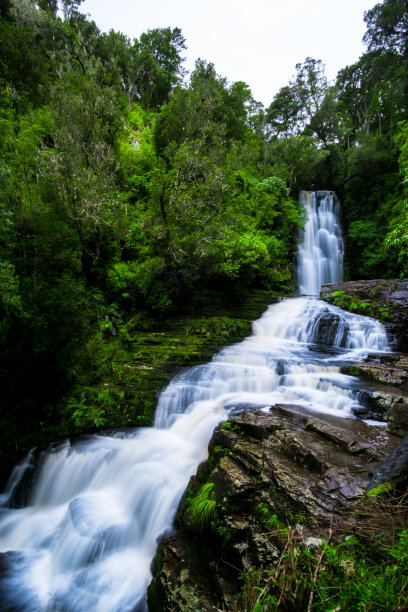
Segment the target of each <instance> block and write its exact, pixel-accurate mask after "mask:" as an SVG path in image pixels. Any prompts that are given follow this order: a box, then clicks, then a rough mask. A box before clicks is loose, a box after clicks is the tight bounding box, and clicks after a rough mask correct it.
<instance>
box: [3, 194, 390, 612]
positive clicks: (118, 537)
mask: <svg viewBox="0 0 408 612" xmlns="http://www.w3.org/2000/svg"><path fill="white" fill-rule="evenodd" d="M324 193H326V195H320V194H324ZM302 197H304V198H306V200H305V201H306V202H311V207H312V211H314V212H313V215H311V216H310V217H309V220H308V223H309V221H310V220H311V219H314V215H316V219H315V220H313V224H314V225H313V231H312V230H310V232H309V230H308V229H307V228H306V229H305V234H304V240H303V242H302V244H301V245H300V247H299V257H300V260H299V270H300V272H299V278H301V279H302V283H303V285H302V289H301V291H302V292H304V293H308V294H311V295H315V293H316V287H317V284H318V283H317V282H316V283H314V284H313V287H311V281H310V278H309V267H310V261H312V262H313V266H315V265H316V266H317V267H318V269H319V271H318V272H316V274H317V276H318V278H319V281H318V282H321V281H322V279H324V281H326V276H325V274H326V271H325V270H327V269H330V270H331V269H332V268H333V269H337V267H338V266H339V261H340V256H337V250H336V249H331V248H330V249H329V248H327V249H326V248H325V244H326V245H328V244H332V243H333V244H334V241H333V240H332V239H331V238H330V237H331V236H332V235H334V236H335V237H336V241H337V242H336V244H337V246H338V249H339V251H341V255H342V250H341V248H340V245H341V236H338V235H337V233H336V232H338V231H339V230H338V229H333V231H332V230H329V229H327V227H324V224H325V223H326V225H330V227H331V228H335V226H336V222H335V221H332V215H334V213H333V212H330V211H331V209H332V208H333V209H334V208H335V207H336V204H335V203H334V204H333V202H334V200H333V197H334V196H333V194H330V193H329V192H318V195H317V196H314V195H309V194H307V195H306V196H302ZM313 202H315V204H313ZM313 206H314V207H315V208H313ZM324 215H326V219H329V218H330V221H327V222H326V221H323V217H324ZM334 218H336V216H335V215H334ZM337 227H339V226H338V224H337ZM316 228H318V229H317V230H316ZM323 230H325V231H323ZM326 231H327V234H326V233H325V232H326ZM309 243H310V244H311V243H313V244H311V246H310V244H309ZM315 243H318V247H317V246H316V244H315ZM317 248H319V249H320V251H317ZM316 253H317V254H318V255H316V257H315V254H316ZM320 253H321V254H320ZM331 253H336V255H335V262H334V263H333V262H332V261H331V255H330V254H331ZM309 255H310V257H309ZM303 257H304V258H305V260H306V259H307V258H308V257H309V259H310V261H309V260H308V263H307V264H306V263H305V262H303V261H302V258H303ZM324 258H326V259H328V260H329V261H328V268H327V266H326V263H324V262H323V259H324ZM336 258H337V259H336ZM322 262H323V263H322ZM303 263H305V265H303ZM337 280H338V279H337ZM309 285H310V286H309ZM329 347H330V352H329V353H327V352H326V351H327V349H328V348H329ZM386 349H387V339H386V334H385V332H384V329H383V327H382V326H381V324H380V323H378V322H376V321H374V320H373V319H369V318H366V317H361V316H357V315H352V314H350V313H345V312H343V311H342V310H340V309H339V308H336V307H334V306H330V305H328V304H325V303H324V302H321V301H319V300H317V299H314V298H313V299H311V298H307V297H299V298H294V299H286V300H283V301H280V302H278V303H276V304H273V305H271V306H270V307H269V308H268V309H267V311H266V312H265V313H264V315H263V316H262V317H261V318H260V319H259V320H258V321H256V322H255V323H254V325H253V334H252V335H251V336H250V337H249V338H247V339H246V340H244V341H243V342H241V343H239V344H236V345H234V346H230V347H227V348H225V349H223V350H222V351H221V352H220V353H219V354H218V355H216V356H215V357H214V359H213V360H212V361H211V362H210V363H208V364H205V365H201V366H197V367H194V368H189V369H186V370H184V371H183V372H182V373H181V374H179V375H178V376H176V377H175V378H174V379H173V380H172V381H171V382H170V384H169V385H168V386H167V388H166V389H164V391H163V392H162V393H161V396H160V399H159V403H158V407H157V412H156V420H155V426H154V427H150V428H144V429H136V430H129V431H127V432H117V433H116V434H114V435H99V436H92V437H88V438H85V439H82V440H79V441H77V442H76V443H73V444H71V443H70V442H66V443H64V444H62V445H61V446H59V447H57V448H52V449H51V450H49V451H46V452H44V453H42V455H41V457H40V460H39V462H38V465H36V467H35V468H34V470H35V483H34V485H33V487H32V489H31V491H29V493H28V501H27V503H26V504H25V505H24V506H23V507H20V508H11V507H10V506H11V505H13V504H14V505H15V504H16V499H17V498H18V495H17V491H18V490H19V488H20V485H21V483H22V480H23V478H24V474H25V473H27V470H30V469H32V467H31V465H32V461H33V459H32V456H29V457H28V458H27V460H26V462H25V463H23V465H21V466H19V467H18V468H16V469H15V471H14V472H13V474H12V476H11V478H10V481H9V484H8V487H7V489H6V491H5V493H4V495H3V497H2V508H1V510H0V551H2V552H3V553H4V554H3V555H2V567H3V570H2V576H1V583H0V610H8V611H11V612H12V611H14V612H17V611H18V612H21V611H23V610H24V611H25V612H39V611H42V612H44V611H47V612H51V611H52V610H61V611H62V610H63V611H64V612H92V611H95V612H131V611H133V612H134V611H136V610H145V608H146V588H147V586H148V584H149V582H150V580H151V563H152V559H153V557H154V554H155V550H156V546H157V541H158V540H159V539H160V537H162V535H163V534H166V533H169V532H171V529H172V524H173V520H174V517H175V513H176V511H177V506H178V504H179V502H180V499H181V497H182V495H183V493H184V491H185V489H186V486H187V484H188V481H189V478H190V476H191V475H192V474H194V473H195V472H196V469H197V466H198V464H199V463H200V462H202V461H203V460H205V459H206V457H207V448H208V443H209V440H210V438H211V435H212V432H213V430H214V428H215V427H216V426H217V425H218V424H219V423H221V422H222V421H225V420H226V419H227V418H228V416H229V415H230V414H233V413H235V412H237V411H241V410H245V409H248V408H249V407H256V408H258V409H261V410H263V411H266V412H268V411H269V410H270V409H271V408H270V407H271V406H272V407H273V405H274V404H276V403H287V404H297V405H300V406H303V407H304V408H305V409H307V410H310V411H314V412H326V413H330V414H333V415H337V416H338V417H340V418H342V417H352V415H353V409H354V408H357V407H358V405H359V404H358V399H357V394H356V392H355V391H353V387H352V385H351V384H350V383H351V378H350V377H347V376H344V375H342V374H340V370H339V363H340V362H342V363H343V362H345V361H347V360H348V359H353V358H355V357H356V356H361V355H364V354H366V353H367V352H368V351H381V350H386ZM272 410H273V408H272Z"/></svg>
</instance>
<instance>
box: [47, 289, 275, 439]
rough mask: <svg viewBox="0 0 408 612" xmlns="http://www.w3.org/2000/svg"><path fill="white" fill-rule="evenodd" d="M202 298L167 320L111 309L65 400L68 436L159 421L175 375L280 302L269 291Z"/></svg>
mask: <svg viewBox="0 0 408 612" xmlns="http://www.w3.org/2000/svg"><path fill="white" fill-rule="evenodd" d="M201 298H202V303H201V305H197V313H196V314H194V315H193V314H191V313H190V314H184V315H180V314H179V315H173V316H168V317H166V318H165V319H164V318H156V317H153V316H152V315H150V314H149V313H147V312H139V313H136V314H134V313H132V314H125V313H120V312H118V311H117V310H116V308H115V307H112V308H110V310H109V311H108V314H105V315H104V316H103V317H102V319H101V322H102V323H101V325H99V324H98V325H97V326H96V327H95V331H94V333H93V335H92V337H91V338H90V339H89V341H88V343H87V345H86V346H85V347H84V349H83V351H82V358H81V363H80V366H79V368H78V372H77V378H76V382H75V384H74V386H73V388H72V389H71V391H70V393H69V395H68V396H67V397H65V398H64V399H63V400H62V401H61V404H60V408H61V414H62V416H63V422H61V424H60V428H61V431H62V429H64V435H67V434H68V435H69V434H71V433H84V432H88V431H93V430H95V429H99V428H102V427H105V428H106V427H126V426H144V425H151V424H152V422H153V419H154V412H155V408H156V404H157V398H158V395H159V393H160V391H161V389H163V387H164V386H165V385H166V383H168V382H169V380H170V378H171V377H172V376H173V375H174V374H175V373H176V372H177V371H179V370H180V369H181V368H183V367H186V366H192V365H198V364H201V363H206V362H208V361H209V360H210V359H211V358H212V357H213V355H214V353H215V352H217V351H218V350H219V349H220V348H222V347H223V346H226V345H229V344H232V343H234V342H239V341H241V340H243V339H244V338H245V337H246V336H248V335H250V333H251V326H252V320H253V319H254V318H256V317H258V316H260V315H261V314H262V312H263V311H264V310H265V308H266V306H267V304H268V303H270V302H271V301H273V297H272V296H271V294H270V293H268V292H265V291H263V292H261V291H254V292H253V293H250V294H248V295H246V296H245V299H244V300H243V301H242V302H241V303H239V301H238V300H234V302H233V303H231V302H230V301H229V299H228V298H227V297H226V296H225V295H224V294H221V293H220V294H216V293H215V292H210V294H209V295H207V294H205V293H204V292H203V293H202V296H201ZM203 309H205V310H207V309H208V312H209V316H204V315H203ZM67 417H68V418H67ZM67 423H68V426H67ZM57 429H58V427H57Z"/></svg>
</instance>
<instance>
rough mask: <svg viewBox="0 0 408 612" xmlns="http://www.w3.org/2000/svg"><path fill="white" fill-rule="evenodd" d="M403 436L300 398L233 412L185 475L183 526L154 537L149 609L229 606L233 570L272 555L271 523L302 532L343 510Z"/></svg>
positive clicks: (276, 547) (275, 545)
mask: <svg viewBox="0 0 408 612" xmlns="http://www.w3.org/2000/svg"><path fill="white" fill-rule="evenodd" d="M399 441H400V440H399V439H398V438H396V437H395V436H393V435H392V434H390V433H389V432H388V431H387V429H386V428H385V427H379V426H378V427H377V426H369V425H367V424H366V423H364V422H362V421H359V420H358V419H336V418H335V417H331V416H329V415H322V414H318V415H317V414H316V415H315V414H314V413H311V412H309V411H306V410H305V409H304V408H302V407H300V406H287V405H276V406H274V407H272V408H271V409H269V410H263V411H260V410H254V409H251V410H247V411H246V412H243V413H241V414H239V415H236V416H234V417H232V418H231V419H230V420H229V421H228V422H227V423H226V424H224V425H221V426H220V427H218V428H217V429H216V430H215V432H214V435H213V438H212V440H211V443H210V447H209V459H208V461H207V462H205V463H204V464H202V465H201V466H200V467H199V469H198V472H197V476H194V477H193V478H192V479H191V481H190V485H189V488H188V491H187V497H186V500H185V502H184V504H183V505H182V507H181V509H180V512H179V517H178V527H179V531H178V532H177V533H176V535H174V536H172V537H171V538H168V539H165V540H164V541H163V542H162V544H161V546H160V547H159V552H158V562H157V568H156V572H155V577H154V579H153V582H152V585H151V587H150V588H149V609H150V610H154V611H156V610H162V609H169V610H170V609H172V610H192V609H195V610H215V609H222V610H233V609H234V608H233V596H234V594H236V592H237V589H239V586H240V582H239V580H238V577H239V575H240V574H242V572H245V571H247V570H248V569H249V568H250V567H254V566H255V567H260V566H265V565H271V566H273V564H276V563H277V560H278V559H279V557H280V554H281V550H282V541H281V540H282V536H281V535H280V532H279V529H277V528H276V526H277V525H279V524H281V525H282V524H285V525H290V524H293V525H295V524H297V523H299V522H300V523H302V524H304V525H305V530H306V531H305V533H307V525H308V524H313V523H316V522H318V521H319V520H321V519H327V518H328V517H330V516H333V515H339V514H341V513H342V512H344V511H347V510H348V509H349V508H350V507H352V506H353V504H354V503H355V502H356V500H358V499H360V498H361V495H362V494H363V493H364V492H365V491H366V490H367V488H368V487H369V486H370V483H371V481H372V478H373V475H374V472H375V470H378V469H379V468H380V466H381V465H382V464H383V463H384V461H385V459H386V458H387V457H388V456H389V455H390V453H391V452H392V451H393V449H394V448H395V447H396V446H397V445H398V443H399ZM205 483H212V486H213V488H212V495H213V501H214V502H215V505H216V513H215V515H214V516H213V518H212V520H211V522H209V523H208V524H205V525H204V524H201V525H200V524H199V523H197V520H196V519H195V518H194V517H193V516H192V512H191V504H189V499H191V498H192V497H194V495H196V494H197V492H198V491H200V490H201V489H202V487H203V485H204V484H205ZM203 576H204V577H207V578H206V579H205V580H204V583H205V584H203ZM195 581H196V582H195ZM192 583H195V586H194V588H193V589H192V590H191V588H190V587H191V584H192ZM206 585H209V589H208V588H207V586H206ZM181 592H182V593H183V597H184V599H180V593H181ZM186 593H187V595H186ZM189 593H190V595H188V594H189ZM211 593H212V594H213V595H212V596H211ZM186 597H187V599H186ZM197 598H198V599H197ZM163 602H165V607H161V606H162V605H163ZM194 606H195V607H194ZM212 606H215V607H212Z"/></svg>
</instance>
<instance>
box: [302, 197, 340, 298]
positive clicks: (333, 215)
mask: <svg viewBox="0 0 408 612" xmlns="http://www.w3.org/2000/svg"><path fill="white" fill-rule="evenodd" d="M299 199H300V204H301V205H302V206H303V208H304V209H305V212H306V225H305V228H304V229H303V230H301V231H300V235H299V251H298V258H297V280H298V285H299V293H300V295H309V296H318V295H319V293H320V288H321V286H322V285H324V284H326V283H339V282H341V281H342V280H343V257H344V243H343V238H342V232H341V226H340V205H339V201H338V199H337V197H336V194H335V193H334V192H333V191H301V192H300V197H299Z"/></svg>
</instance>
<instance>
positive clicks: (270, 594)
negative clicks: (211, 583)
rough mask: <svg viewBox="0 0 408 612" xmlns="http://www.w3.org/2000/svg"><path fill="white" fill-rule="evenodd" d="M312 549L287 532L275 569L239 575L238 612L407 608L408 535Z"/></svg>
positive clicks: (346, 539) (301, 538) (353, 539)
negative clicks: (241, 611) (241, 583)
mask: <svg viewBox="0 0 408 612" xmlns="http://www.w3.org/2000/svg"><path fill="white" fill-rule="evenodd" d="M320 541H321V542H322V543H321V544H320V546H319V547H318V548H311V547H310V546H309V544H308V540H307V539H305V538H304V536H303V535H302V531H301V530H300V531H299V530H298V529H295V530H292V532H287V539H286V544H285V546H284V547H283V550H282V553H281V557H280V559H279V562H278V563H277V565H276V567H272V568H262V567H261V568H255V567H252V568H251V569H250V570H249V571H247V572H245V573H243V574H242V575H241V580H242V581H243V586H242V589H241V593H240V595H239V597H238V604H239V606H240V607H239V609H242V610H248V611H251V612H255V611H257V610H263V611H272V610H279V609H283V608H284V609H289V610H294V609H296V610H311V609H312V610H322V611H323V610H328V609H330V610H343V609H344V610H345V609H348V610H396V609H399V608H401V607H404V606H406V604H407V594H406V588H407V574H406V570H407V552H408V548H407V546H408V532H407V531H406V530H405V529H402V530H400V531H399V532H398V533H397V534H396V536H395V538H394V540H393V541H391V542H390V541H389V540H388V539H387V538H386V537H385V536H383V535H382V534H377V536H376V537H375V539H374V540H372V539H371V542H370V540H369V541H368V542H365V541H362V540H360V539H358V538H356V537H355V536H353V535H347V536H345V537H343V538H342V539H341V540H340V541H338V542H333V541H329V542H327V541H325V540H324V539H323V540H320Z"/></svg>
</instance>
